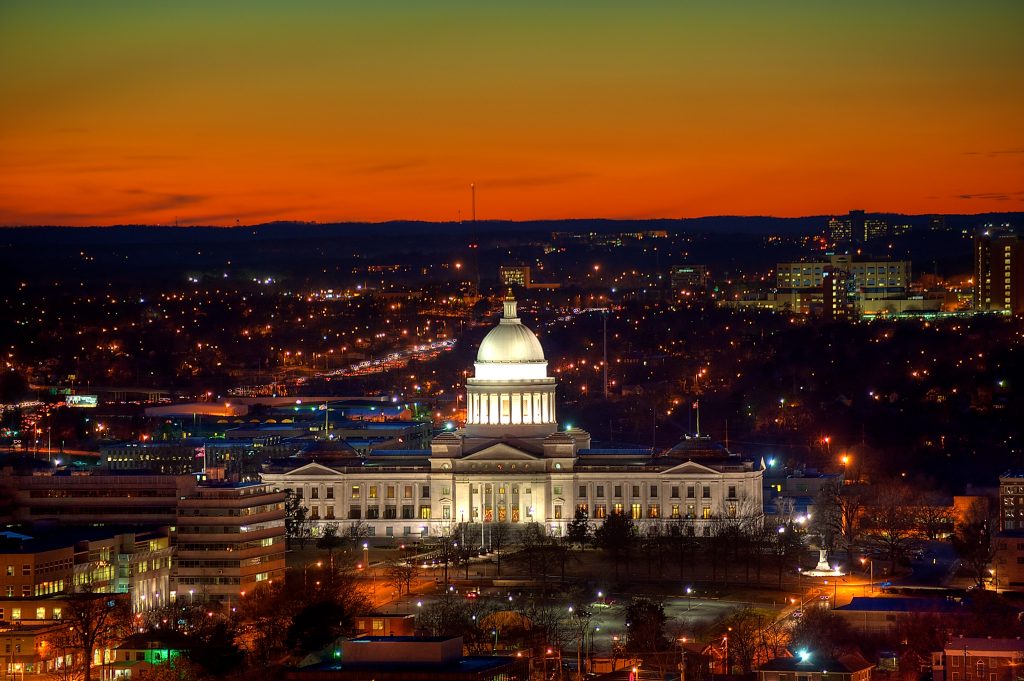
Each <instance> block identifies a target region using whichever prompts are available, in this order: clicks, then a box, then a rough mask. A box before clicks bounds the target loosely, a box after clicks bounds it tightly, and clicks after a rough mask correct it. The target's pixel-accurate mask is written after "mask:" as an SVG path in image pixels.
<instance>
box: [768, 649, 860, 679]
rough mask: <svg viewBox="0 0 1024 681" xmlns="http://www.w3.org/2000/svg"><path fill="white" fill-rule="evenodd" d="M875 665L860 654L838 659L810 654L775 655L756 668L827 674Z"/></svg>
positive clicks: (855, 670) (854, 670)
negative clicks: (798, 655)
mask: <svg viewBox="0 0 1024 681" xmlns="http://www.w3.org/2000/svg"><path fill="white" fill-rule="evenodd" d="M874 666H875V665H873V664H871V663H870V662H868V661H867V660H865V659H864V658H863V657H861V656H860V655H844V656H842V657H840V658H839V659H835V658H831V657H825V656H823V655H815V654H813V653H812V654H810V655H808V656H807V657H806V658H799V657H777V658H775V659H774V660H771V661H769V662H765V663H764V664H763V665H761V666H760V667H758V668H757V671H759V672H804V673H807V672H815V671H817V672H826V673H829V674H854V673H856V672H861V671H864V670H865V669H871V668H872V667H874Z"/></svg>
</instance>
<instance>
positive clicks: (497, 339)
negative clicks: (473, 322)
mask: <svg viewBox="0 0 1024 681" xmlns="http://www.w3.org/2000/svg"><path fill="white" fill-rule="evenodd" d="M476 361H477V362H506V363H507V362H544V361H545V359H544V349H543V348H542V347H541V346H540V341H539V340H537V337H536V336H535V335H533V331H530V330H529V329H528V328H526V327H525V326H523V323H522V321H521V320H520V319H519V317H518V316H516V301H515V299H514V298H512V296H511V292H510V294H509V295H508V296H507V297H506V298H505V314H504V315H503V316H502V318H501V321H500V322H499V324H498V325H497V326H496V327H494V328H493V329H491V331H490V332H489V333H488V334H487V335H486V336H485V337H484V339H483V341H482V342H481V343H480V350H479V351H478V352H477V355H476Z"/></svg>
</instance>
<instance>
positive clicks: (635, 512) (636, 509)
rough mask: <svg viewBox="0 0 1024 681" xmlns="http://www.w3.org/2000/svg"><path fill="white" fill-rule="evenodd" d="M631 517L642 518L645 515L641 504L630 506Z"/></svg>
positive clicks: (634, 518)
mask: <svg viewBox="0 0 1024 681" xmlns="http://www.w3.org/2000/svg"><path fill="white" fill-rule="evenodd" d="M629 517H630V518H632V519H633V520H640V518H642V517H643V515H642V512H641V510H640V504H630V506H629Z"/></svg>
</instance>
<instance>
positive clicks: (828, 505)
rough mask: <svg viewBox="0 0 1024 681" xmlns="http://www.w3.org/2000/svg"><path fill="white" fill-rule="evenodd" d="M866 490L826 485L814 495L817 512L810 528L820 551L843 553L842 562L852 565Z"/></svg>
mask: <svg viewBox="0 0 1024 681" xmlns="http://www.w3.org/2000/svg"><path fill="white" fill-rule="evenodd" d="M866 490H867V486H866V485H844V484H842V483H839V482H833V483H829V484H828V485H825V486H824V487H822V488H821V492H820V493H819V494H818V502H817V505H818V509H819V510H818V512H817V514H816V515H815V517H814V525H815V529H816V530H817V532H818V534H819V535H820V537H821V548H823V549H825V550H826V551H829V552H832V551H836V550H845V551H846V560H847V562H849V563H852V562H853V551H854V549H855V548H856V546H857V543H858V541H859V540H860V529H861V528H860V515H861V512H862V510H863V508H864V503H865V497H866V496H867V494H866Z"/></svg>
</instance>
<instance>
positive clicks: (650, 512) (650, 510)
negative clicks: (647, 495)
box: [647, 504, 661, 518]
mask: <svg viewBox="0 0 1024 681" xmlns="http://www.w3.org/2000/svg"><path fill="white" fill-rule="evenodd" d="M647 517H648V518H660V517H661V510H660V509H659V508H658V505H657V504H652V505H650V506H648V507H647Z"/></svg>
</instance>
